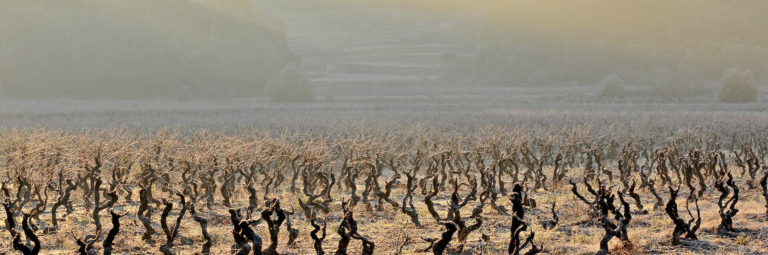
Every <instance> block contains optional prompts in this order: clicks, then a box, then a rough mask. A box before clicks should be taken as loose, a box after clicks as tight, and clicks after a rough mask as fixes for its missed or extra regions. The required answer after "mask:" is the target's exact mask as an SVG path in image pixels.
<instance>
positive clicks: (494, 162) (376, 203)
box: [0, 122, 768, 254]
mask: <svg viewBox="0 0 768 255" xmlns="http://www.w3.org/2000/svg"><path fill="white" fill-rule="evenodd" d="M744 123H746V122H744ZM742 124H743V123H742ZM753 124H754V123H753ZM734 125H739V124H734ZM535 126H536V125H529V126H527V127H525V128H519V129H508V128H487V129H482V130H474V131H471V132H470V131H466V132H463V133H461V132H449V131H439V130H432V129H419V128H414V129H405V130H404V131H386V132H385V131H381V130H377V129H373V128H367V129H366V128H361V129H359V130H358V131H357V132H352V133H349V132H314V133H311V132H306V133H301V132H281V133H274V132H257V131H254V132H251V133H236V134H226V133H214V132H211V131H199V132H191V131H170V130H159V131H155V132H130V131H125V130H85V131H80V132H71V131H59V130H46V129H30V128H24V129H5V130H2V132H0V137H2V139H1V143H0V148H1V151H0V157H1V158H0V162H2V168H0V169H2V172H0V174H1V176H2V178H1V179H0V180H2V192H1V193H2V199H3V200H4V203H3V207H4V211H3V213H2V215H3V216H2V218H3V219H4V224H3V226H2V233H1V234H0V241H2V243H3V245H2V247H3V248H0V253H6V254H15V253H20V254H41V253H42V254H72V253H73V252H77V253H79V254H101V253H103V254H193V253H197V254H313V253H314V254H325V253H334V254H415V253H434V254H500V253H509V254H537V253H542V254H635V253H703V254H720V253H735V254H758V253H763V254H764V253H768V248H766V247H768V243H766V241H765V240H767V239H766V237H767V236H766V233H768V224H767V223H766V219H767V218H768V191H767V190H766V176H768V175H767V174H766V169H768V168H766V167H765V166H764V165H765V160H766V156H768V135H767V134H765V133H764V132H765V129H761V128H759V127H758V126H759V125H752V124H744V125H743V126H744V127H749V128H740V129H733V131H729V130H717V132H715V131H714V130H716V129H711V130H710V131H701V132H688V131H679V130H678V131H674V128H671V126H672V125H670V127H666V128H658V129H651V128H645V129H644V130H645V132H643V133H632V132H629V131H625V133H620V132H619V131H618V130H620V129H617V128H611V127H610V126H609V125H607V124H606V125H602V126H600V125H581V126H578V125H574V126H569V127H568V128H567V129H563V130H560V131H557V132H555V131H536V130H534V129H533V127H535ZM735 130H741V131H735ZM689 131H690V130H689ZM602 132H610V133H611V135H605V134H601V133H602ZM462 134H463V135H462Z"/></svg>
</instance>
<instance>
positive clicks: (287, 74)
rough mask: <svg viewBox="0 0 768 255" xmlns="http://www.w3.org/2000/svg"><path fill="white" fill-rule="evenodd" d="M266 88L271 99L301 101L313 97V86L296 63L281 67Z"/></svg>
mask: <svg viewBox="0 0 768 255" xmlns="http://www.w3.org/2000/svg"><path fill="white" fill-rule="evenodd" d="M266 89H267V95H269V97H270V98H271V99H272V100H273V101H280V102H302V101H310V100H313V99H315V90H314V88H312V85H310V84H309V80H308V79H307V78H306V77H305V76H304V73H303V72H302V71H301V70H300V69H299V68H298V67H297V66H296V65H289V66H287V67H285V68H283V70H281V71H280V73H279V74H278V75H277V76H276V77H275V79H274V80H272V82H270V84H269V85H268V86H267V88H266Z"/></svg>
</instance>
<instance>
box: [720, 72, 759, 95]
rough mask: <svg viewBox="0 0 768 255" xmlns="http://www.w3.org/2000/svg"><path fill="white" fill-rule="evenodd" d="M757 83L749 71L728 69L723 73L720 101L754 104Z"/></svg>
mask: <svg viewBox="0 0 768 255" xmlns="http://www.w3.org/2000/svg"><path fill="white" fill-rule="evenodd" d="M757 94H758V89H757V83H756V82H755V79H754V78H753V77H752V71H751V70H748V69H747V70H739V69H729V70H727V71H725V73H723V76H722V79H721V87H720V101H723V102H754V101H756V100H757Z"/></svg>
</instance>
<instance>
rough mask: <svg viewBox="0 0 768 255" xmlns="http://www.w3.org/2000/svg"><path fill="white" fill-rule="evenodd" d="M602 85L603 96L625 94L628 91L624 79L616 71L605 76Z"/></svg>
mask: <svg viewBox="0 0 768 255" xmlns="http://www.w3.org/2000/svg"><path fill="white" fill-rule="evenodd" d="M600 86H601V87H602V88H603V90H602V92H601V95H602V96H608V97H616V96H624V95H625V94H626V93H627V89H626V88H625V87H624V80H622V79H621V77H619V76H618V75H616V74H615V73H612V74H609V75H607V76H605V78H603V81H602V82H601V83H600Z"/></svg>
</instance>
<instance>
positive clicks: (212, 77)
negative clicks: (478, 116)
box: [0, 0, 768, 128]
mask: <svg viewBox="0 0 768 255" xmlns="http://www.w3.org/2000/svg"><path fill="white" fill-rule="evenodd" d="M766 11H768V4H765V3H762V2H757V1H728V2H722V1H689V0H676V1H630V2H616V1H603V0H591V1H546V2H542V1H535V2H534V1H492V0H482V1H472V2H466V1H439V2H435V1H383V0H381V1H380V0H368V1H347V0H324V1H304V0H287V1H278V0H263V1H247V0H228V1H208V0H167V1H159V2H158V1H147V0H139V1H94V0H83V1H52V0H43V1H10V0H4V1H2V2H0V100H1V101H0V111H2V112H3V113H4V114H3V119H4V121H5V123H6V125H8V126H47V125H54V126H61V127H77V126H86V127H87V126H92V125H102V126H104V125H106V126H111V127H122V126H143V127H149V126H152V127H154V126H157V127H161V126H164V125H166V124H168V123H166V122H162V123H163V124H162V125H161V124H158V123H157V122H156V121H157V119H166V120H167V119H168V118H167V117H166V116H174V118H175V119H177V120H176V121H173V124H175V125H176V126H181V127H184V126H189V127H209V125H206V124H201V123H204V122H206V120H209V119H211V115H210V114H207V112H218V111H219V110H218V109H219V108H218V107H223V108H224V109H231V111H229V112H238V111H246V112H251V113H255V112H265V113H266V112H271V111H273V110H274V109H281V110H284V109H296V110H295V111H290V113H287V114H281V115H279V117H280V118H281V119H284V120H285V121H284V122H281V121H274V120H275V119H274V118H272V117H270V114H267V115H260V114H253V115H246V116H239V117H234V118H226V119H227V121H219V122H218V124H217V125H215V126H219V125H221V126H224V127H227V128H235V127H241V126H251V125H254V124H255V123H262V124H264V123H272V124H269V125H272V126H280V125H281V123H297V122H303V121H305V120H306V119H307V118H306V117H304V115H303V114H302V112H307V111H309V112H317V114H316V115H313V116H328V117H329V118H330V119H331V120H338V119H345V120H349V121H352V122H365V121H370V120H372V119H377V118H378V117H374V116H383V117H386V116H412V115H409V113H410V112H411V111H415V112H418V114H423V115H433V116H434V114H433V113H435V111H436V110H435V109H440V110H442V109H452V108H453V107H463V108H464V109H469V108H473V109H475V110H477V111H481V112H509V111H510V110H511V109H514V108H516V107H519V105H520V104H537V105H539V107H537V109H540V110H542V111H560V108H558V107H559V106H557V105H562V104H584V103H611V104H616V103H619V104H626V103H630V104H646V105H653V104H659V103H661V104H665V103H689V104H691V103H692V104H715V103H722V102H765V100H766V97H765V90H766V89H765V86H764V85H765V83H766V81H767V80H768V63H767V62H766V61H764V60H765V59H768V48H767V47H768V35H766V34H765V33H764V32H763V30H764V29H765V28H766V27H768V18H766V17H765V15H764V13H766ZM200 105H206V106H210V107H202V108H200V107H199V106H200ZM211 107H212V108H211ZM370 107H372V108H370ZM651 107H652V106H651ZM192 109H196V110H192ZM342 109H356V110H351V111H357V110H360V111H362V112H371V114H373V116H371V115H367V114H360V116H358V117H354V118H351V117H350V116H357V115H355V114H352V115H348V114H346V113H347V111H346V110H342ZM225 111H226V110H225ZM448 112H450V111H448ZM62 113H65V114H73V115H77V116H83V117H84V118H87V119H89V120H91V121H92V122H91V121H86V122H83V121H80V120H81V119H72V118H66V117H58V116H62V115H61V114H62ZM294 113H296V114H294ZM116 114H117V115H120V114H126V116H138V115H141V116H145V117H141V118H137V119H131V118H128V119H122V118H112V117H111V116H114V115H116ZM212 114H215V113H212ZM418 114H417V115H418ZM46 116H48V117H46ZM50 116H56V117H50ZM64 116H66V115H64ZM180 116H186V117H180ZM501 116H508V115H504V114H502V115H501ZM318 118H319V119H325V118H322V117H318ZM392 118H393V119H398V118H397V117H392ZM138 119H140V120H138ZM287 119H290V121H289V120H287ZM420 120H423V118H416V119H414V120H413V121H415V122H419V121H420ZM442 121H445V122H452V121H455V119H444V120H442ZM307 122H309V121H307ZM54 123H58V124H54ZM88 123H94V124H88ZM95 123H99V124H95ZM264 125H267V124H264Z"/></svg>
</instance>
